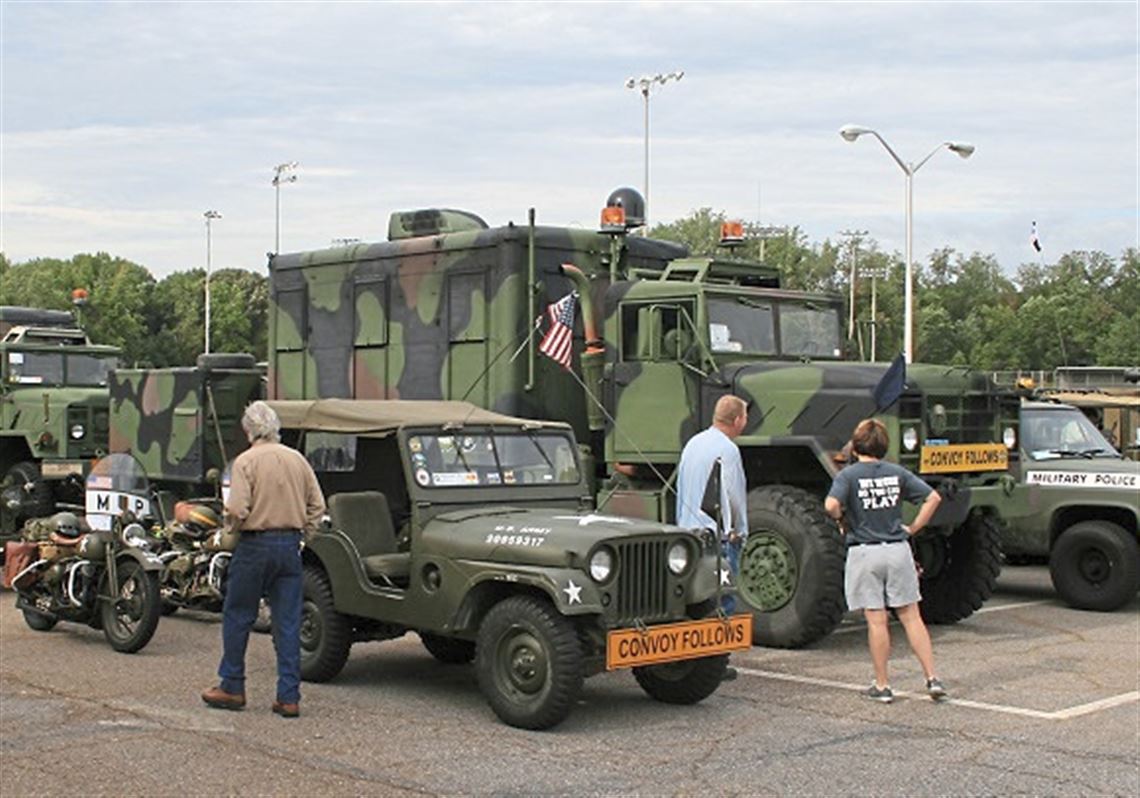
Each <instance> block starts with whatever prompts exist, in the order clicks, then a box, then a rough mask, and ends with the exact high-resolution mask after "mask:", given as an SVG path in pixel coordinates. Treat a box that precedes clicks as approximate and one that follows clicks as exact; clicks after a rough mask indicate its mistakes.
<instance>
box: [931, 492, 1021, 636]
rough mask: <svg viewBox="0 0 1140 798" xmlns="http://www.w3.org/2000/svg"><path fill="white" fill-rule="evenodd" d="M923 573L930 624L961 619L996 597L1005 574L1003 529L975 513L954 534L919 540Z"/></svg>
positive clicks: (995, 522) (989, 519)
mask: <svg viewBox="0 0 1140 798" xmlns="http://www.w3.org/2000/svg"><path fill="white" fill-rule="evenodd" d="M915 545H916V550H917V552H918V559H919V562H920V563H921V564H922V569H923V574H922V578H921V580H920V581H919V587H920V590H921V591H922V603H921V604H919V609H920V610H921V611H922V617H923V619H924V620H925V621H926V622H927V623H940V624H941V623H957V622H958V621H960V620H962V619H963V618H968V617H970V616H971V615H973V614H974V610H977V609H978V608H980V607H981V606H982V605H983V604H985V603H986V600H987V599H989V597H990V596H991V595H993V592H994V587H995V586H996V585H997V578H998V574H999V573H1001V529H1000V528H999V527H998V523H997V521H995V520H994V519H993V518H991V517H990V516H988V515H985V514H984V513H974V514H973V515H971V516H970V518H969V519H968V520H967V521H966V523H964V524H962V526H960V527H958V528H957V529H955V530H954V532H953V534H951V535H950V536H949V537H942V536H939V535H933V534H931V535H930V536H929V537H923V538H922V539H920V540H916V543H915Z"/></svg>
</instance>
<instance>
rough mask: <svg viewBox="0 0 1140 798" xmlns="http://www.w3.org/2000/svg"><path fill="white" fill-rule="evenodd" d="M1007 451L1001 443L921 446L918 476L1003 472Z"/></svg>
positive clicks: (1007, 465) (1006, 465)
mask: <svg viewBox="0 0 1140 798" xmlns="http://www.w3.org/2000/svg"><path fill="white" fill-rule="evenodd" d="M1007 468H1009V450H1008V449H1006V448H1005V444H1001V443H959V444H947V445H945V446H923V447H922V454H921V456H920V458H919V464H918V472H919V473H920V474H953V473H957V472H961V471H1005V470H1006V469H1007Z"/></svg>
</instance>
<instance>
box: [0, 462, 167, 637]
mask: <svg viewBox="0 0 1140 798" xmlns="http://www.w3.org/2000/svg"><path fill="white" fill-rule="evenodd" d="M147 494H148V486H147V484H146V478H145V476H144V475H143V471H142V467H141V466H140V465H139V464H138V462H137V461H136V460H135V459H134V458H133V457H131V456H130V455H125V454H117V455H111V456H110V457H106V458H103V459H102V460H100V461H99V462H98V463H96V465H95V467H94V468H93V469H92V472H91V475H90V476H89V477H88V479H87V496H86V503H87V505H86V506H87V516H86V518H80V517H78V516H77V515H75V514H74V513H70V512H60V513H56V514H55V515H53V516H50V517H48V518H42V519H33V520H31V521H28V522H27V523H26V524H25V525H24V529H23V535H22V537H23V540H22V541H20V542H12V543H9V544H8V549H7V555H6V556H7V557H15V559H16V562H15V563H14V564H12V565H10V566H8V569H7V571H8V574H10V576H9V578H8V581H9V582H10V583H11V586H12V588H13V589H14V590H15V591H16V607H17V608H18V609H20V610H22V611H23V614H24V621H25V622H26V623H27V624H28V626H29V627H31V628H32V629H35V630H36V631H38V632H46V631H49V630H51V629H53V628H54V627H55V625H56V624H57V623H58V622H59V621H70V622H73V623H84V624H87V625H88V626H90V627H92V628H94V629H102V630H103V634H104V636H105V637H106V638H107V642H108V643H110V644H111V647H112V648H113V649H115V650H116V651H121V652H123V653H127V654H130V653H134V652H136V651H139V650H140V649H142V648H143V647H144V646H145V645H146V644H147V643H148V642H149V641H150V639H151V637H152V636H153V635H154V632H155V629H156V628H157V627H158V619H159V614H160V610H161V607H162V602H161V595H160V593H159V578H160V576H161V574H162V572H163V564H162V562H161V561H160V560H159V558H158V557H156V556H155V555H154V554H152V553H151V552H150V551H149V550H148V548H147V546H146V543H145V531H144V529H143V527H142V526H141V525H139V524H138V523H136V522H134V518H135V517H137V516H139V515H144V514H146V513H147V512H148V511H149V506H148V505H149V500H148V499H147Z"/></svg>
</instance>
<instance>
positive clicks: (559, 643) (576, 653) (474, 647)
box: [270, 399, 752, 729]
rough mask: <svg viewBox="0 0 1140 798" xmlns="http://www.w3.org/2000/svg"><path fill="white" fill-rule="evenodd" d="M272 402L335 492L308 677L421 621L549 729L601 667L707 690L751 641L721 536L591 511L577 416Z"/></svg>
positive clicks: (683, 697)
mask: <svg viewBox="0 0 1140 798" xmlns="http://www.w3.org/2000/svg"><path fill="white" fill-rule="evenodd" d="M270 405H271V406H272V407H273V409H274V410H276V411H277V414H278V415H279V417H280V418H281V426H282V441H283V442H284V443H286V444H289V445H292V446H294V447H296V448H297V449H298V450H300V451H302V452H303V453H304V454H305V455H306V457H307V458H308V460H309V462H310V463H311V464H312V465H313V469H314V471H315V472H316V474H317V478H318V480H319V481H320V483H321V487H322V489H323V491H324V493H325V495H326V496H327V497H328V509H329V520H328V522H327V524H325V526H324V528H323V529H322V530H321V531H320V532H319V533H317V534H316V535H315V536H314V538H313V539H312V540H311V542H310V543H309V544H308V545H307V546H306V548H305V550H304V555H303V556H304V608H303V617H302V629H301V676H302V678H304V679H306V680H308V681H326V680H329V679H332V678H334V677H335V676H336V675H337V674H338V673H339V672H340V671H341V669H342V668H343V667H344V664H345V662H346V660H347V659H348V656H349V650H350V648H351V647H352V645H353V644H354V643H358V642H363V641H367V640H386V639H390V638H395V637H399V636H401V635H403V634H405V633H406V632H409V631H415V632H418V633H419V636H420V638H421V640H422V641H423V644H424V646H425V647H426V648H427V650H428V651H429V652H430V653H431V654H432V655H433V656H434V657H436V658H437V659H439V660H441V661H443V662H448V663H465V662H470V661H472V660H474V661H475V669H476V673H477V676H478V681H479V686H480V688H481V689H482V692H483V693H484V695H485V696H486V698H487V700H488V702H489V703H490V705H491V707H492V709H493V710H494V711H495V713H496V714H497V715H498V716H499V718H500V719H501V720H503V721H504V722H506V723H508V724H510V725H512V726H518V727H521V728H528V729H544V728H548V727H550V726H553V725H555V724H557V723H559V722H560V721H562V720H563V719H564V718H565V717H566V716H567V714H568V713H569V712H570V710H571V709H572V708H573V706H574V704H575V703H576V702H577V700H578V696H579V693H580V691H581V689H582V682H583V679H584V678H586V677H588V676H591V675H594V674H597V673H600V672H603V671H606V670H615V669H622V668H632V670H633V675H634V677H635V679H636V680H637V683H638V684H639V685H640V686H641V688H642V689H643V690H644V691H645V692H646V693H647V694H649V695H650V696H651V697H652V698H654V699H657V700H659V701H663V702H665V703H673V704H692V703H696V702H698V701H700V700H702V699H704V698H706V697H707V696H709V695H711V694H712V693H713V692H714V691H715V690H716V689H717V687H718V686H719V685H720V682H721V680H722V678H723V676H724V674H725V668H726V666H727V662H728V653H729V652H731V651H734V650H741V649H745V648H748V647H749V646H751V644H752V616H751V615H750V614H743V615H738V616H731V617H726V616H724V615H722V614H721V613H719V611H718V610H717V607H718V606H719V604H718V598H719V596H720V593H721V591H722V590H723V589H724V588H725V587H726V586H727V585H728V584H729V582H730V580H731V577H730V574H729V572H728V569H727V568H726V567H724V563H723V562H722V561H721V560H720V555H719V554H718V546H717V541H716V538H715V536H714V535H713V534H712V533H709V532H705V531H694V530H686V529H681V528H679V527H676V526H670V525H665V524H660V523H656V522H651V521H646V520H640V519H632V518H623V517H617V516H612V515H603V514H599V513H596V512H594V511H593V507H594V500H593V497H592V495H591V493H590V489H589V484H588V481H587V479H586V469H585V467H584V466H583V463H582V461H581V459H580V457H579V452H578V445H577V443H576V441H575V438H574V435H573V432H572V430H571V428H570V426H569V425H567V424H564V423H559V422H539V421H532V420H523V419H517V418H512V417H510V416H505V415H500V414H498V413H494V412H491V411H487V410H482V409H480V408H478V407H476V406H475V405H472V404H468V403H465V402H452V401H399V400H396V401H374V400H341V399H325V400H316V401H304V400H301V401H271V402H270ZM713 495H715V492H713Z"/></svg>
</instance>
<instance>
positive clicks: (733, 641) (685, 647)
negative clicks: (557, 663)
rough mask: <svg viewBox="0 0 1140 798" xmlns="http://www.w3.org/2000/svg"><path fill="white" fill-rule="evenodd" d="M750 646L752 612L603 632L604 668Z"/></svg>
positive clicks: (628, 665) (632, 665) (652, 663)
mask: <svg viewBox="0 0 1140 798" xmlns="http://www.w3.org/2000/svg"><path fill="white" fill-rule="evenodd" d="M751 647H752V615H751V614H747V615H733V616H730V617H728V618H723V619H722V618H706V619H704V620H701V621H682V622H680V623H667V624H662V625H661V626H649V627H645V628H642V629H615V630H613V631H612V632H610V633H609V634H608V635H606V670H608V671H612V670H614V669H616V668H631V667H634V666H637V665H657V664H660V663H662V662H675V661H677V660H683V659H696V658H698V657H710V656H713V655H715V654H727V653H729V652H730V651H742V650H744V649H747V648H751Z"/></svg>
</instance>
